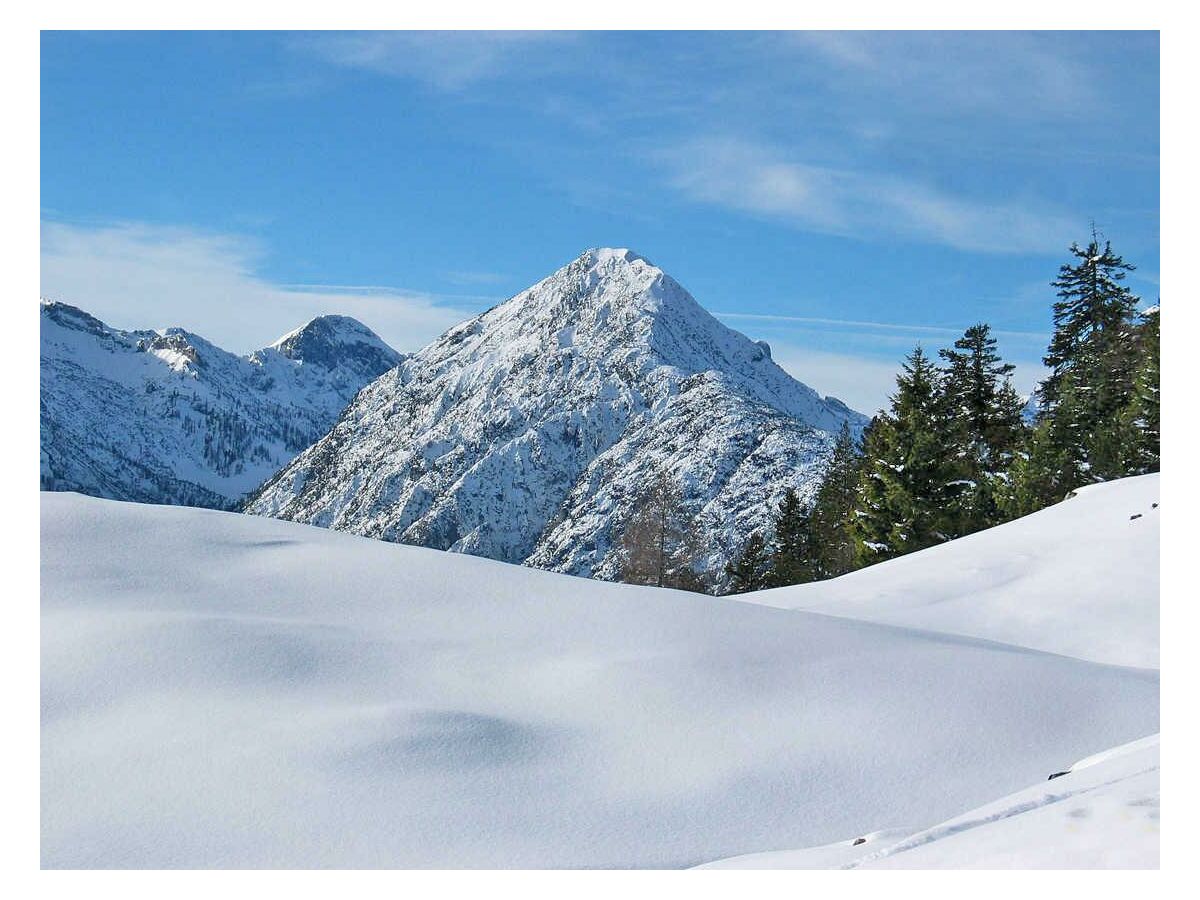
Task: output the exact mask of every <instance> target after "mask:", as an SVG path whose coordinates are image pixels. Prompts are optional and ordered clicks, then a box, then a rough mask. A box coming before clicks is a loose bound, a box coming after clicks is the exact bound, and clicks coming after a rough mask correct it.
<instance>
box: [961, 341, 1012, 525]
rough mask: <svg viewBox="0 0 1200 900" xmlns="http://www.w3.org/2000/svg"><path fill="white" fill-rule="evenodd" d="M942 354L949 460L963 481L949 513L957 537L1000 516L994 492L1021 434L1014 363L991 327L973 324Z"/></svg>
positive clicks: (1000, 519)
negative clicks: (1006, 358)
mask: <svg viewBox="0 0 1200 900" xmlns="http://www.w3.org/2000/svg"><path fill="white" fill-rule="evenodd" d="M941 356H942V358H943V359H944V360H946V362H947V369H946V374H945V378H944V383H943V384H944V387H943V398H944V403H945V407H946V410H945V411H946V415H947V417H948V419H947V428H948V430H949V432H950V434H951V435H952V440H953V443H954V447H953V451H952V461H953V462H954V464H955V465H956V466H957V467H958V468H959V471H960V479H959V480H960V481H961V484H959V485H958V487H959V488H960V491H959V492H958V493H957V496H956V497H955V498H953V502H952V506H951V508H950V509H949V510H948V511H947V512H948V518H949V527H950V528H951V530H952V532H953V535H952V536H954V537H959V536H961V535H964V534H970V533H971V532H973V531H978V530H979V529H981V528H988V527H990V526H992V525H997V524H999V523H1000V522H1001V521H1002V520H1003V514H1002V513H1001V511H1000V509H999V507H998V505H997V501H996V496H995V491H996V487H997V481H998V480H999V479H1001V478H1002V477H1003V473H1004V472H1005V471H1006V470H1007V469H1008V468H1009V467H1010V466H1011V464H1012V460H1013V456H1014V454H1015V452H1016V450H1017V447H1018V446H1019V443H1020V441H1021V438H1022V432H1023V430H1024V426H1023V423H1022V421H1021V407H1022V403H1021V398H1020V397H1019V396H1018V394H1017V392H1016V390H1015V389H1014V388H1013V386H1012V380H1011V376H1012V373H1013V370H1014V369H1015V366H1013V365H1012V364H1011V363H1006V362H1004V361H1002V360H1001V358H1000V354H999V353H998V352H997V350H996V339H995V338H994V337H992V336H991V328H990V326H988V325H986V324H982V323H981V324H978V325H973V326H971V327H970V328H968V329H967V330H966V332H965V333H964V334H963V336H962V337H961V338H959V339H958V340H957V341H955V342H954V347H953V348H950V349H945V350H942V351H941Z"/></svg>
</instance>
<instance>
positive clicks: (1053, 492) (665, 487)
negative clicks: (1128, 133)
mask: <svg viewBox="0 0 1200 900" xmlns="http://www.w3.org/2000/svg"><path fill="white" fill-rule="evenodd" d="M1070 253H1071V260H1070V261H1069V262H1067V263H1065V264H1063V265H1062V266H1061V268H1060V269H1059V273H1058V277H1057V278H1056V279H1055V280H1054V281H1053V282H1052V286H1053V287H1054V288H1056V289H1057V298H1058V299H1057V300H1056V301H1055V303H1054V305H1053V326H1054V327H1053V333H1052V336H1051V339H1050V342H1049V346H1048V347H1047V350H1046V354H1045V356H1044V358H1043V363H1044V365H1045V366H1046V369H1047V372H1048V374H1047V377H1046V378H1045V379H1044V380H1043V381H1042V383H1041V384H1040V385H1039V386H1038V388H1037V391H1036V393H1035V396H1034V398H1032V402H1033V403H1035V404H1036V412H1035V414H1034V415H1033V416H1032V417H1031V420H1027V419H1028V417H1027V416H1026V415H1025V413H1024V410H1025V406H1026V401H1024V400H1023V399H1022V398H1021V396H1020V395H1019V394H1018V393H1017V391H1016V390H1015V388H1014V387H1013V384H1012V373H1013V370H1014V366H1013V365H1012V364H1011V363H1007V362H1005V361H1004V360H1003V359H1002V358H1001V356H1000V353H999V351H998V349H997V344H996V339H995V337H993V335H992V331H991V327H990V326H989V325H988V324H986V323H979V324H976V325H972V326H971V327H970V328H968V329H966V331H965V332H964V333H963V335H962V337H960V338H959V339H958V340H956V341H954V343H953V345H952V346H950V347H946V348H943V349H941V350H939V351H938V354H937V359H934V358H931V357H930V356H928V355H927V354H926V353H925V351H924V349H923V348H922V347H921V346H919V345H918V346H917V347H916V348H914V349H913V351H912V352H911V353H910V354H909V355H908V356H907V357H906V358H905V359H904V361H903V363H902V365H901V370H900V372H899V374H898V375H897V377H896V390H895V393H894V394H892V396H891V397H890V398H889V403H888V407H887V408H886V409H884V410H882V411H881V412H880V413H879V414H878V415H876V416H875V417H874V418H873V419H872V420H871V422H870V424H869V425H868V426H867V428H866V429H865V430H864V432H863V434H862V438H861V441H856V440H855V439H854V436H853V435H852V434H851V432H850V429H849V427H848V426H845V425H843V427H842V431H841V433H840V434H839V435H838V437H837V440H836V443H835V445H834V447H833V451H832V453H831V456H830V459H829V462H828V465H827V468H826V471H825V475H824V478H823V480H822V482H821V484H820V487H819V488H818V490H817V491H816V493H815V495H814V496H813V498H812V500H811V502H808V503H805V502H804V501H802V499H801V498H800V496H799V495H798V494H797V493H796V491H795V490H792V489H789V490H788V491H787V492H786V493H785V494H784V497H783V500H782V502H781V503H780V504H779V506H778V508H777V509H776V510H775V513H774V516H773V521H772V523H771V527H770V528H769V529H768V530H766V531H765V532H764V531H758V532H755V533H752V534H750V535H748V536H746V538H745V540H744V542H743V544H742V547H741V549H740V551H739V552H738V554H737V555H736V557H735V558H733V559H731V560H730V561H729V562H728V563H727V565H726V566H725V571H724V577H723V578H722V579H720V580H719V582H718V583H705V582H704V580H703V578H702V577H701V575H700V574H698V573H699V569H698V565H697V564H698V562H699V560H700V559H701V558H702V556H703V552H704V548H703V540H702V533H703V528H702V527H701V525H700V523H698V522H695V521H693V520H692V519H691V518H690V517H689V516H688V514H687V511H686V506H685V505H684V503H683V498H682V496H681V492H680V489H679V487H678V486H677V485H675V484H673V482H672V481H671V480H670V479H669V478H668V477H666V476H665V475H662V476H660V477H659V478H658V479H657V480H656V481H655V482H654V484H652V485H651V487H650V489H649V490H648V492H647V494H646V496H645V497H644V498H643V502H642V503H641V504H639V511H638V514H637V515H636V516H635V517H634V519H633V521H632V522H631V524H630V525H629V526H628V527H627V528H626V529H625V531H624V533H623V535H622V536H621V544H622V550H623V555H624V558H625V559H626V565H625V567H624V568H623V570H622V573H621V577H622V580H624V581H629V582H632V583H640V584H657V585H659V586H665V587H679V588H685V589H689V590H705V591H719V592H723V593H742V592H745V591H753V590H760V589H763V588H768V587H781V586H786V585H792V584H801V583H805V582H810V581H819V580H822V579H825V578H832V577H835V576H837V575H842V574H845V573H847V572H850V571H853V570H855V569H859V568H863V567H865V566H869V565H872V564H874V563H877V562H883V561H884V560H888V559H893V558H895V557H897V556H901V555H903V554H905V553H911V552H913V551H914V550H921V549H923V548H925V547H930V546H933V545H934V544H938V543H941V542H944V541H948V540H953V539H954V538H958V537H962V536H964V535H967V534H971V533H972V532H975V531H979V530H981V529H984V528H990V527H992V526H994V525H999V524H1002V523H1004V522H1007V521H1010V520H1012V519H1015V518H1017V517H1019V516H1023V515H1027V514H1028V513H1031V512H1036V511H1037V510H1039V509H1042V508H1043V507H1045V506H1048V505H1050V504H1052V503H1056V502H1058V501H1059V500H1062V499H1063V498H1064V497H1065V496H1066V495H1067V494H1068V493H1069V492H1070V491H1071V490H1074V489H1075V488H1078V487H1080V486H1082V485H1085V484H1089V483H1094V482H1099V481H1107V480H1110V479H1113V478H1121V477H1125V476H1128V475H1138V474H1143V473H1146V472H1156V471H1158V469H1159V454H1160V450H1159V312H1158V307H1157V306H1156V307H1153V308H1152V309H1150V310H1146V311H1142V312H1139V311H1138V305H1139V303H1140V300H1139V298H1138V297H1137V296H1135V295H1134V294H1133V292H1132V291H1131V290H1130V289H1129V288H1128V287H1127V286H1126V285H1125V284H1123V282H1124V280H1125V275H1126V273H1127V272H1129V271H1132V270H1133V268H1134V267H1133V266H1132V265H1130V264H1128V263H1126V262H1125V261H1124V260H1123V259H1122V258H1121V257H1120V256H1118V255H1117V254H1116V253H1114V252H1113V250H1112V246H1111V243H1110V242H1108V241H1106V240H1102V239H1101V237H1100V236H1099V235H1096V234H1095V233H1093V235H1092V239H1091V241H1089V242H1088V244H1087V245H1086V246H1085V247H1080V246H1079V245H1077V244H1072V245H1071V248H1070Z"/></svg>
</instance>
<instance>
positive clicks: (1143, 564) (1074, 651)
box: [740, 474, 1159, 667]
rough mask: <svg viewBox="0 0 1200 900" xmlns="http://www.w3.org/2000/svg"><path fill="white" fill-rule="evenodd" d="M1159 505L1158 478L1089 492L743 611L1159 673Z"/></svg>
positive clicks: (780, 592)
mask: <svg viewBox="0 0 1200 900" xmlns="http://www.w3.org/2000/svg"><path fill="white" fill-rule="evenodd" d="M1158 502H1159V476H1158V475H1157V474H1155V475H1140V476H1138V477H1135V478H1123V479H1121V480H1119V481H1111V482H1107V483H1105V484H1095V485H1090V486H1088V487H1085V488H1081V489H1080V490H1078V491H1076V492H1075V496H1073V497H1072V498H1071V499H1069V500H1064V501H1063V502H1062V503H1058V504H1056V505H1054V506H1052V507H1049V508H1047V509H1044V510H1042V511H1041V512H1037V513H1034V514H1033V515H1030V516H1025V517H1024V518H1021V519H1017V520H1016V521H1014V522H1009V523H1007V524H1004V525H1000V526H999V527H996V528H991V529H989V530H987V531H981V532H978V533H977V534H973V535H970V536H968V537H964V538H960V539H959V540H956V541H951V542H950V543H947V544H941V545H939V546H937V547H931V548H929V549H927V550H922V551H920V552H919V553H913V554H910V555H908V556H902V557H900V558H899V559H895V560H890V561H888V562H885V563H880V564H879V565H876V566H871V567H870V568H867V569H863V570H861V571H859V572H853V573H851V574H849V575H843V576H842V577H841V578H835V579H833V580H831V581H825V582H821V583H818V584H809V585H798V586H796V587H789V588H779V589H776V590H772V591H761V592H758V593H755V594H744V595H742V597H741V598H740V599H743V600H747V601H749V602H753V603H763V604H768V605H770V606H778V607H783V608H788V609H807V610H812V611H815V612H822V613H829V614H832V615H838V616H847V617H850V618H854V619H865V620H869V621H872V622H884V623H888V624H893V625H904V626H910V627H913V628H927V629H930V630H933V631H940V632H947V633H950V634H959V635H967V636H972V637H979V638H988V639H990V640H996V641H1003V642H1005V643H1010V644H1020V645H1021V646H1023V647H1035V648H1037V649H1039V650H1047V651H1050V652H1052V653H1063V654H1066V655H1069V656H1077V657H1080V658H1082V659H1090V660H1095V661H1097V662H1106V663H1111V664H1114V665H1122V666H1146V667H1157V666H1158V593H1159V584H1158V539H1159V510H1158V506H1157V504H1158Z"/></svg>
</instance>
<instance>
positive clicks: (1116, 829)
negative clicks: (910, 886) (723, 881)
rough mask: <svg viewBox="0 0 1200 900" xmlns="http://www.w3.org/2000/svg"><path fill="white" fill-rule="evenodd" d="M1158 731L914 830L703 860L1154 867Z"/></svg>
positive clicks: (730, 865) (769, 864) (744, 865)
mask: <svg viewBox="0 0 1200 900" xmlns="http://www.w3.org/2000/svg"><path fill="white" fill-rule="evenodd" d="M1158 756H1159V738H1158V735H1152V736H1150V737H1147V738H1143V739H1142V740H1138V741H1134V742H1131V743H1129V744H1125V745H1122V746H1120V747H1116V748H1114V749H1112V750H1110V751H1107V752H1105V753H1101V754H1098V755H1097V756H1094V757H1090V758H1088V759H1085V760H1081V761H1080V762H1077V763H1075V765H1073V766H1070V767H1069V771H1068V774H1066V775H1063V776H1061V777H1058V778H1055V779H1054V780H1053V781H1049V780H1047V781H1042V782H1040V783H1039V784H1036V785H1034V786H1033V787H1030V788H1026V789H1025V790H1023V791H1018V792H1016V793H1014V794H1010V795H1009V796H1007V797H1004V798H1003V799H1001V800H996V801H993V802H991V803H988V804H985V805H984V806H981V807H979V808H978V809H974V810H972V811H971V812H968V813H965V814H963V815H960V816H956V817H954V818H953V819H950V820H948V821H946V822H943V823H941V824H939V825H935V826H934V827H932V828H927V829H924V830H922V831H917V832H915V833H911V834H909V833H905V832H904V831H903V830H891V831H888V832H882V833H877V834H872V835H867V836H865V837H864V838H856V839H854V840H848V841H840V842H838V843H836V844H832V845H829V846H825V847H813V848H811V849H807V850H784V851H779V852H775V853H755V854H748V855H746V856H740V857H734V858H732V859H725V860H719V861H717V862H714V863H709V864H707V865H704V866H700V867H699V868H704V869H827V868H846V869H850V868H863V869H1005V868H1020V869H1154V868H1158V846H1159V807H1160V805H1161V804H1160V801H1161V789H1160V786H1159V759H1158Z"/></svg>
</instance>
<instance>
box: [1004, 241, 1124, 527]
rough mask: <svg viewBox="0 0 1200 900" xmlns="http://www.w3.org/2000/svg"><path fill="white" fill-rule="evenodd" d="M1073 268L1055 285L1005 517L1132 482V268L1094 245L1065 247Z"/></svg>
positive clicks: (1006, 496) (1006, 493)
mask: <svg viewBox="0 0 1200 900" xmlns="http://www.w3.org/2000/svg"><path fill="white" fill-rule="evenodd" d="M1071 253H1072V254H1073V256H1074V257H1075V259H1076V262H1075V263H1074V264H1066V265H1063V266H1062V267H1061V268H1060V270H1059V277H1058V278H1057V279H1056V280H1055V281H1054V282H1053V284H1054V286H1055V287H1056V288H1058V298H1059V299H1058V301H1057V302H1056V303H1055V304H1054V334H1053V336H1052V337H1051V339H1050V346H1049V349H1048V350H1047V353H1046V356H1045V358H1044V360H1043V361H1044V362H1045V364H1046V366H1047V367H1048V368H1049V369H1050V375H1049V377H1047V378H1046V380H1045V381H1043V382H1042V384H1041V385H1040V386H1039V388H1038V393H1039V395H1040V405H1039V411H1038V425H1037V428H1036V429H1034V431H1033V432H1032V433H1031V434H1030V435H1029V437H1028V441H1027V445H1026V447H1025V448H1024V449H1023V451H1022V453H1021V455H1020V459H1019V460H1018V461H1017V462H1016V463H1014V465H1013V467H1012V472H1011V473H1010V479H1009V483H1008V485H1007V486H1006V487H1005V489H1004V497H1003V499H1002V500H1001V507H1002V508H1003V509H1004V511H1005V512H1006V513H1008V514H1009V515H1013V514H1023V513H1025V512H1032V511H1034V510H1036V509H1041V508H1042V507H1043V506H1046V505H1048V504H1050V503H1055V502H1057V501H1059V500H1061V499H1062V498H1063V496H1065V495H1066V493H1067V492H1069V491H1071V490H1073V489H1074V488H1077V487H1079V486H1080V485H1082V484H1087V483H1089V482H1095V481H1104V480H1106V479H1109V478H1120V477H1122V476H1123V475H1127V474H1130V471H1131V469H1130V465H1131V463H1130V454H1131V453H1132V452H1133V450H1132V445H1133V444H1135V443H1136V442H1137V436H1136V433H1135V431H1136V429H1135V426H1133V421H1134V420H1135V419H1136V418H1137V414H1136V413H1132V412H1131V409H1130V407H1131V404H1132V403H1133V402H1134V396H1135V392H1136V388H1135V380H1136V375H1137V372H1138V367H1139V342H1138V331H1139V329H1138V328H1137V327H1136V326H1135V324H1134V321H1133V316H1134V309H1135V307H1136V305H1137V302H1138V298H1137V297H1136V296H1135V295H1134V294H1133V293H1132V292H1131V291H1130V290H1129V288H1127V287H1125V286H1124V285H1122V284H1121V282H1122V281H1123V280H1124V279H1125V273H1126V272H1129V271H1132V270H1133V268H1134V267H1133V266H1132V265H1130V264H1128V263H1126V262H1125V261H1124V260H1123V259H1122V258H1121V257H1120V256H1118V255H1117V254H1115V253H1113V251H1112V246H1111V244H1110V243H1109V242H1108V241H1105V242H1104V246H1103V247H1101V246H1100V238H1099V237H1098V236H1097V235H1096V234H1095V233H1093V235H1092V240H1091V242H1090V243H1089V244H1088V246H1087V247H1086V248H1085V249H1080V247H1079V246H1078V245H1077V244H1072V245H1071Z"/></svg>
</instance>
